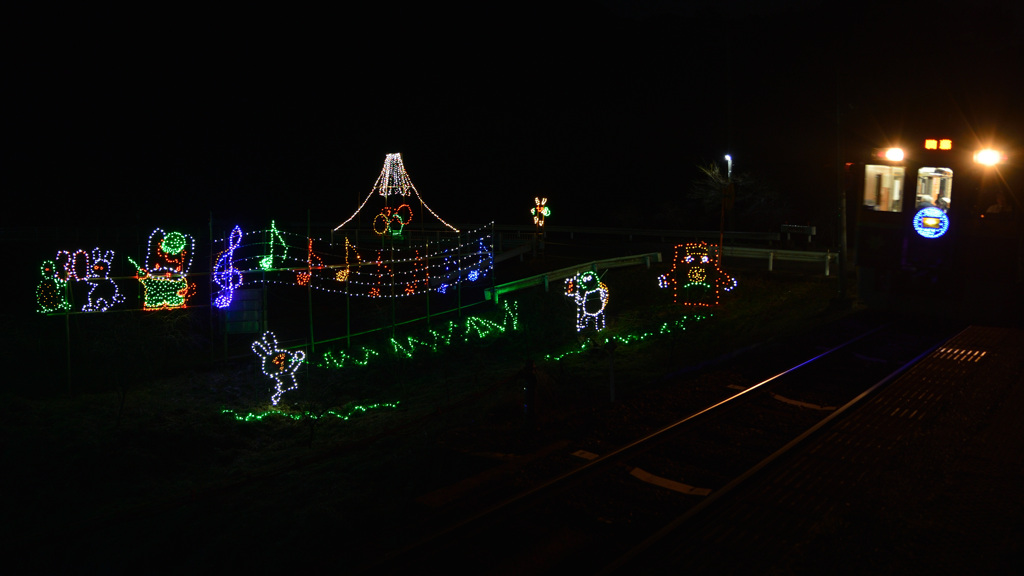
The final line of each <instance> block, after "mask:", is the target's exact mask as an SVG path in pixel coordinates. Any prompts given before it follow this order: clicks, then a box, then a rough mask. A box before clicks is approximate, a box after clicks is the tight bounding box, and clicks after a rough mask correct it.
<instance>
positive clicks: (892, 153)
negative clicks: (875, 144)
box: [885, 148, 903, 162]
mask: <svg viewBox="0 0 1024 576" xmlns="http://www.w3.org/2000/svg"><path fill="white" fill-rule="evenodd" d="M885 159H886V160H888V161H889V162H902V161H903V148H889V149H888V150H886V151H885Z"/></svg>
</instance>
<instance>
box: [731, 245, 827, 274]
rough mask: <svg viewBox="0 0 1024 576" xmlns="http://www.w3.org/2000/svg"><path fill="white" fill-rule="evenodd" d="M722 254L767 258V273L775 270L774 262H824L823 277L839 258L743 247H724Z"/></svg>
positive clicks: (802, 252) (803, 252)
mask: <svg viewBox="0 0 1024 576" xmlns="http://www.w3.org/2000/svg"><path fill="white" fill-rule="evenodd" d="M722 254H723V255H725V256H735V257H737V258H767V259H768V271H769V272H771V271H772V270H773V269H774V268H775V261H776V260H789V261H794V262H824V263H825V276H828V275H829V264H830V263H831V262H838V257H839V254H838V253H836V252H831V251H828V250H826V251H825V252H818V251H812V250H775V249H773V248H747V247H743V246H726V247H725V250H724V252H722Z"/></svg>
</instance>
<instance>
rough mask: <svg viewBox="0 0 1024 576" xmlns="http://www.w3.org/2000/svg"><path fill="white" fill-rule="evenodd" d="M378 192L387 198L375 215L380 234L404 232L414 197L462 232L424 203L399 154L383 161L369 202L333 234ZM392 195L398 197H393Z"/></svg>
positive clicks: (387, 157)
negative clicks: (410, 202)
mask: <svg viewBox="0 0 1024 576" xmlns="http://www.w3.org/2000/svg"><path fill="white" fill-rule="evenodd" d="M375 192H376V193H377V194H378V195H380V196H383V197H384V207H383V208H382V209H381V210H380V212H379V213H378V214H375V215H374V219H373V221H374V231H375V232H377V234H379V235H383V234H384V233H385V232H388V231H392V232H395V231H397V233H401V230H402V228H404V227H405V226H406V225H407V224H409V222H410V221H411V219H412V209H411V208H410V207H409V205H408V204H409V201H411V200H412V199H413V198H412V196H415V199H416V200H418V201H419V203H420V205H421V206H423V208H424V209H425V210H426V211H427V212H429V213H430V214H431V215H432V216H433V217H434V218H437V221H438V222H440V223H441V224H444V225H445V226H446V227H448V228H450V229H451V230H452V231H453V232H458V231H459V229H458V228H456V227H454V226H452V225H451V224H449V223H447V222H445V221H444V219H443V218H441V217H440V216H438V215H437V212H434V211H433V210H431V208H430V206H427V203H426V202H424V201H423V197H422V196H420V193H419V190H416V187H415V186H413V184H412V180H410V179H409V174H408V173H407V172H406V171H405V165H404V164H403V163H402V155H401V154H399V153H394V154H388V155H387V156H386V157H385V158H384V167H383V168H382V169H381V171H380V176H378V177H377V182H376V183H374V185H373V188H372V189H371V190H370V193H369V194H367V196H366V199H365V200H363V202H362V204H360V205H359V208H356V211H355V213H353V214H352V215H351V216H349V217H348V220H345V221H344V222H342V223H341V224H339V225H338V227H337V228H335V229H334V231H335V232H337V231H338V230H341V229H342V228H343V227H344V226H345V225H346V224H348V223H349V222H351V221H352V220H353V219H355V217H356V216H357V215H358V214H359V213H360V212H361V211H362V210H363V208H365V207H366V205H367V204H368V203H369V202H370V199H371V198H373V195H374V193H375ZM392 196H396V197H397V198H391V197H392Z"/></svg>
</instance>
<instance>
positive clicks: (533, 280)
mask: <svg viewBox="0 0 1024 576" xmlns="http://www.w3.org/2000/svg"><path fill="white" fill-rule="evenodd" d="M651 262H661V252H649V253H647V254H637V255H635V256H620V257H618V258H608V259H605V260H594V261H592V262H585V263H582V264H577V265H575V266H569V267H566V268H560V269H558V270H552V271H551V272H545V273H544V274H537V275H536V276H530V277H528V278H522V279H519V280H515V281H512V282H506V283H505V284H498V285H497V286H493V287H491V288H485V289H484V297H485V298H486V299H487V300H494V301H495V302H498V300H499V299H500V298H501V295H502V294H508V293H509V292H515V291H517V290H524V289H526V288H532V287H534V286H540V285H541V284H543V285H544V291H545V292H547V291H548V287H549V284H550V283H551V282H552V281H557V280H563V279H565V278H568V277H570V276H575V275H576V274H577V273H578V272H579V271H580V270H593V271H594V272H597V271H598V270H607V269H609V268H622V267H625V266H636V265H638V264H644V265H646V266H647V267H648V268H650V267H651Z"/></svg>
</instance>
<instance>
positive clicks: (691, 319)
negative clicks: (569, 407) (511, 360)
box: [544, 314, 711, 362]
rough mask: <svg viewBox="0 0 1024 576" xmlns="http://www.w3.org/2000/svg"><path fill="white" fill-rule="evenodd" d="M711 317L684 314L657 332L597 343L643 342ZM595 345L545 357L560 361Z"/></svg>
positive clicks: (587, 345) (587, 343)
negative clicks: (689, 323)
mask: <svg viewBox="0 0 1024 576" xmlns="http://www.w3.org/2000/svg"><path fill="white" fill-rule="evenodd" d="M710 317H711V315H710V314H709V315H707V316H705V315H701V314H695V315H693V316H683V317H682V318H680V319H679V320H675V321H673V322H665V323H664V324H662V325H661V326H660V327H659V328H658V330H657V331H656V332H641V333H639V334H626V335H614V336H610V337H608V338H605V339H604V342H601V344H596V345H598V346H600V345H603V344H606V343H608V342H611V341H615V342H618V343H619V344H623V345H625V344H629V343H631V342H642V341H644V340H647V339H648V338H651V337H652V336H661V335H664V334H671V333H672V332H675V331H676V330H686V324H687V323H688V322H698V321H700V320H704V319H706V318H710ZM594 346H595V344H593V343H590V342H589V341H588V342H584V343H583V344H582V345H580V347H579V348H577V349H575V350H570V351H568V352H565V353H564V354H559V355H553V354H547V355H545V356H544V359H545V360H553V361H555V362H558V361H560V360H562V359H563V358H565V357H566V356H572V355H573V354H582V353H583V352H586V351H587V350H589V349H591V348H593V347H594Z"/></svg>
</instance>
